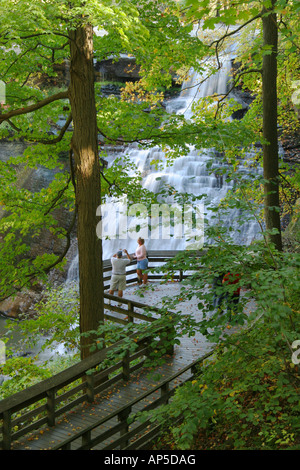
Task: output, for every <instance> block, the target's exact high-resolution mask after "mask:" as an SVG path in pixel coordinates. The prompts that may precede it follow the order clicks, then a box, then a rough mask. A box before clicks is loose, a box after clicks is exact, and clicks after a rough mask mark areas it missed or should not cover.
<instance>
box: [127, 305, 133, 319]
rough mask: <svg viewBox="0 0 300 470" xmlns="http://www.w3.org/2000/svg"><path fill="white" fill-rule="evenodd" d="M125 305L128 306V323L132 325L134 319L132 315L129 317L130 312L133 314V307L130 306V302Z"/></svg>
mask: <svg viewBox="0 0 300 470" xmlns="http://www.w3.org/2000/svg"><path fill="white" fill-rule="evenodd" d="M127 305H128V321H129V322H130V323H133V322H134V317H133V316H132V315H130V312H131V313H134V307H133V305H132V302H130V301H129V302H128V304H127Z"/></svg>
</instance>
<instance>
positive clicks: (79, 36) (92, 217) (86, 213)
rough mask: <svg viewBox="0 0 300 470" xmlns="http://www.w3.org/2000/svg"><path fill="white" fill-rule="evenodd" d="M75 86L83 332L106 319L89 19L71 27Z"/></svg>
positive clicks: (73, 104)
mask: <svg viewBox="0 0 300 470" xmlns="http://www.w3.org/2000/svg"><path fill="white" fill-rule="evenodd" d="M69 34H70V38H71V39H70V51H71V60H70V87H69V97H70V103H71V109H72V117H73V126H74V132H73V137H72V144H71V145H72V150H73V154H74V160H75V179H76V206H77V212H78V228H77V233H78V254H79V290H80V333H81V334H82V333H86V332H88V331H91V330H95V329H96V328H97V327H98V326H99V322H101V321H103V271H102V241H101V239H99V238H98V237H97V234H96V225H97V221H96V209H97V207H98V206H99V204H100V202H101V201H100V194H101V193H100V164H99V158H98V142H97V137H98V136H97V119H96V105H95V93H94V68H93V30H92V27H91V26H90V25H85V26H82V27H78V28H77V29H76V30H73V31H70V33H69ZM91 341H92V337H88V338H87V337H84V336H81V358H82V359H84V358H85V357H87V356H88V355H89V354H90V351H89V347H88V345H89V344H91Z"/></svg>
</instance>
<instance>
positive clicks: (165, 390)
mask: <svg viewBox="0 0 300 470" xmlns="http://www.w3.org/2000/svg"><path fill="white" fill-rule="evenodd" d="M212 354H213V351H211V352H209V353H207V354H205V355H204V356H201V357H200V358H198V359H196V360H195V361H193V362H192V363H191V364H189V365H187V366H185V367H184V368H182V369H180V371H178V372H176V373H174V374H173V375H172V376H170V377H168V378H167V379H165V380H163V381H162V382H160V383H159V384H158V385H157V386H156V387H153V388H151V390H148V391H146V392H144V393H143V394H142V395H140V396H139V397H137V398H134V399H133V400H131V401H130V402H129V403H127V404H126V405H124V406H123V407H122V408H119V409H117V410H115V411H113V412H112V413H110V414H109V415H108V416H106V417H105V418H100V419H99V420H98V421H97V422H96V423H93V424H91V425H90V426H87V427H86V428H84V429H82V430H81V431H78V432H77V433H76V434H73V435H72V436H70V437H69V438H67V439H65V440H64V441H63V442H60V443H59V444H57V445H56V446H54V447H53V448H52V450H59V449H69V448H70V445H71V443H72V442H73V441H75V440H76V439H78V438H80V437H82V445H81V446H80V447H79V448H77V449H76V450H87V449H91V448H92V447H94V446H95V445H96V444H99V442H101V441H103V440H104V438H105V432H104V433H103V435H104V437H103V435H102V436H97V437H96V438H94V439H91V438H90V433H91V431H93V430H94V429H95V428H97V427H99V426H102V425H103V424H105V423H106V422H107V421H109V420H111V419H112V418H114V417H116V416H118V418H119V422H120V423H121V427H122V424H123V427H126V426H127V425H128V420H129V419H130V414H131V412H132V408H133V406H134V405H136V404H137V403H139V402H140V401H142V400H144V399H145V398H147V397H148V396H149V395H152V394H153V393H155V392H156V391H158V390H161V391H162V393H161V397H160V398H158V399H157V400H155V401H153V402H152V403H151V405H148V406H147V407H146V408H145V409H144V410H145V411H146V410H147V409H153V408H155V407H157V406H159V405H160V404H161V403H162V402H165V403H166V402H167V401H168V399H169V398H170V397H171V396H172V395H173V394H174V389H173V390H169V384H170V383H171V382H172V381H173V380H175V379H177V378H178V377H180V376H181V375H183V374H184V373H186V372H187V371H188V370H189V369H191V373H192V377H189V378H188V379H187V380H186V381H190V380H192V378H193V375H194V371H195V370H196V366H197V365H198V364H200V363H201V362H203V361H204V360H205V359H207V358H208V357H210V356H211V355H212ZM186 381H185V382H186ZM183 384H184V382H182V383H181V384H180V386H182V385H183ZM174 388H175V387H174ZM135 415H136V413H134V415H133V416H132V417H131V419H130V422H131V423H132V422H133V421H134V420H135V418H136V416H135ZM148 424H149V423H148V422H147V425H148ZM144 427H145V426H144ZM119 430H120V424H119V425H117V426H115V427H114V428H112V429H111V430H110V435H113V434H115V433H117V432H119ZM114 431H115V432H114ZM139 431H140V429H139ZM87 436H89V437H87ZM127 440H128V435H123V436H121V439H120V441H121V442H120V443H122V441H123V442H125V441H127ZM133 448H134V447H133ZM123 450H124V448H123Z"/></svg>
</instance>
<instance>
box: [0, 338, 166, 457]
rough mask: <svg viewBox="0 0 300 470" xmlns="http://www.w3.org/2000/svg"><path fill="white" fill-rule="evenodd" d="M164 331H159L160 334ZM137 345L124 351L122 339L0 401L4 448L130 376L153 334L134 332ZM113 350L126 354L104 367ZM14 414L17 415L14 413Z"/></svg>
mask: <svg viewBox="0 0 300 470" xmlns="http://www.w3.org/2000/svg"><path fill="white" fill-rule="evenodd" d="M159 333H160V331H159V330H158V331H156V335H157V334H159ZM131 337H132V339H133V340H135V341H134V343H135V346H136V349H135V350H134V351H133V352H129V351H124V350H123V346H124V341H119V342H117V343H115V344H113V345H112V346H110V347H107V348H105V349H103V350H101V351H99V352H97V353H94V354H92V355H91V356H90V357H88V358H86V359H84V360H83V361H81V362H79V363H78V364H76V365H74V366H72V367H69V368H68V369H66V370H64V371H63V372H60V373H59V374H56V375H54V376H53V377H51V378H49V379H46V380H43V381H42V382H40V383H37V384H35V385H33V386H31V387H29V388H28V389H25V390H23V391H21V392H18V393H16V394H14V395H12V396H10V397H8V398H5V399H4V400H2V401H1V403H0V419H2V421H3V428H2V448H3V449H10V448H11V443H12V441H13V440H16V439H19V438H20V437H22V436H25V435H26V434H28V433H29V432H31V431H33V430H35V429H39V428H41V426H43V425H45V424H47V425H48V426H54V425H55V422H56V419H57V418H58V417H59V416H61V415H62V414H64V413H66V412H67V411H69V410H70V409H72V408H74V407H75V406H77V405H78V404H80V403H83V402H84V401H88V402H90V403H91V402H93V401H94V397H95V395H96V394H98V393H100V392H101V391H103V390H105V389H107V388H108V387H110V386H111V385H113V384H114V383H116V382H117V381H119V380H122V379H124V380H128V379H129V378H130V374H132V372H134V371H135V370H137V369H139V368H141V367H142V366H143V364H144V361H145V358H146V357H147V356H148V354H149V352H150V350H149V344H150V342H151V341H152V339H153V336H152V335H149V336H144V337H143V339H141V340H140V339H139V338H138V337H137V336H136V337H135V334H133V335H132V336H131ZM111 351H114V352H115V355H116V356H118V353H120V354H121V356H122V358H121V359H119V360H118V361H117V362H115V363H113V364H112V365H110V366H108V367H105V368H104V369H103V370H101V369H100V370H95V369H96V368H97V367H99V366H100V367H101V365H102V364H103V363H104V361H105V360H106V359H107V358H108V356H109V353H111ZM14 415H16V416H15V417H14Z"/></svg>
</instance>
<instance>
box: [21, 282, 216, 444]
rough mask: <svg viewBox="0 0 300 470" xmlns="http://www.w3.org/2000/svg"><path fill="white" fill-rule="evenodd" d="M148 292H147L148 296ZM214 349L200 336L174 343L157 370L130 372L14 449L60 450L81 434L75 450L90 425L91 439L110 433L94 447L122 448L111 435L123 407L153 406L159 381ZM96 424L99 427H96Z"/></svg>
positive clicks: (188, 374) (132, 290) (174, 382)
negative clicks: (128, 377)
mask: <svg viewBox="0 0 300 470" xmlns="http://www.w3.org/2000/svg"><path fill="white" fill-rule="evenodd" d="M176 288H177V286H176V285H174V286H171V287H170V286H166V289H167V290H168V293H169V294H170V289H173V291H175V289H176ZM156 289H157V288H156ZM158 290H159V292H157V291H156V293H155V291H153V290H152V291H151V295H150V294H149V297H150V298H152V300H153V301H154V300H155V299H154V297H155V295H156V297H157V298H156V300H158V297H160V298H161V297H162V296H163V295H164V288H161V287H159V288H158ZM135 295H136V288H135V287H131V288H130V289H129V290H128V291H126V297H127V298H136V297H135ZM146 295H147V294H146V293H145V296H146ZM147 300H148V299H147ZM188 307H189V308H191V311H190V313H191V314H192V313H193V310H194V306H192V305H189V306H186V308H188ZM194 311H195V310H194ZM212 349H213V345H212V344H210V343H208V342H207V341H206V340H205V339H204V338H203V337H201V336H200V335H199V336H195V337H192V338H188V337H184V338H182V340H181V344H180V345H176V346H175V348H174V353H173V354H172V355H168V356H166V357H165V363H164V364H163V365H162V366H160V367H159V368H157V369H155V371H150V370H149V369H145V368H142V369H139V370H138V371H136V372H134V373H133V374H131V377H130V380H129V381H119V382H118V383H116V384H115V385H113V386H111V387H110V388H109V389H106V390H105V391H104V392H102V393H101V394H99V395H97V396H96V397H95V400H94V402H93V403H87V402H84V403H83V404H81V405H78V406H77V407H76V408H74V409H72V410H70V411H68V412H67V413H65V414H64V415H62V416H61V417H60V418H59V419H57V422H56V424H55V426H53V427H49V426H46V425H45V426H43V427H42V428H40V429H38V430H36V431H33V432H31V433H30V434H29V435H27V436H25V437H23V438H22V439H19V440H18V441H14V442H13V443H12V450H51V449H57V448H60V446H62V444H63V443H65V442H67V441H68V440H69V439H70V438H71V437H72V436H74V435H78V439H76V440H74V441H73V442H72V444H71V446H70V449H71V450H76V449H78V448H80V447H81V446H82V442H84V440H82V434H84V432H85V431H86V430H87V429H89V428H90V429H91V432H90V434H89V439H94V438H95V439H96V438H97V436H98V435H100V434H102V435H104V437H105V436H107V437H106V439H105V440H103V441H102V442H101V444H98V445H95V446H93V447H92V448H93V449H95V450H103V449H119V448H120V447H119V438H120V432H118V433H115V434H113V435H111V433H112V431H111V429H113V428H114V427H115V428H116V429H117V426H118V423H119V418H120V413H121V412H122V410H123V409H124V408H126V406H128V405H129V404H132V405H131V406H130V409H131V415H134V414H135V413H137V412H138V411H141V410H143V409H146V408H147V407H151V404H152V403H154V402H155V400H157V399H158V398H159V397H160V396H161V388H160V387H159V386H160V384H162V383H164V382H165V381H166V380H168V379H169V378H170V377H172V376H173V375H175V374H177V373H179V372H180V371H183V370H184V369H185V368H187V366H189V365H190V364H192V363H193V362H194V361H195V360H197V359H198V358H199V357H202V356H204V355H205V354H207V353H208V352H209V351H211V350H212ZM190 377H191V370H190V369H188V370H187V371H186V372H184V373H183V374H182V375H181V376H178V377H176V378H175V379H173V380H172V381H171V382H170V384H168V387H169V388H170V389H172V388H174V387H177V386H179V385H180V384H181V383H183V382H184V381H185V380H187V379H189V378H190ZM164 386H166V385H164ZM141 398H142V399H141ZM108 415H111V418H110V419H109V421H106V422H104V423H103V424H101V420H102V419H103V420H105V419H106V418H107V416H108ZM97 423H98V426H97V427H95V429H93V428H94V426H95V425H96V424H97ZM99 423H100V424H99ZM139 425H140V423H139V421H136V422H134V423H133V424H132V425H131V427H130V428H128V429H127V430H126V432H130V431H131V430H133V429H134V428H135V427H137V429H138V426H139ZM120 431H121V434H122V432H123V433H124V432H125V431H124V430H123V431H122V429H120ZM148 431H149V435H151V434H150V433H151V429H150V427H149V429H148ZM135 432H136V431H135ZM131 446H133V447H125V448H126V449H127V448H128V449H129V448H133V449H137V448H138V447H135V445H134V444H131ZM140 448H143V447H140Z"/></svg>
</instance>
